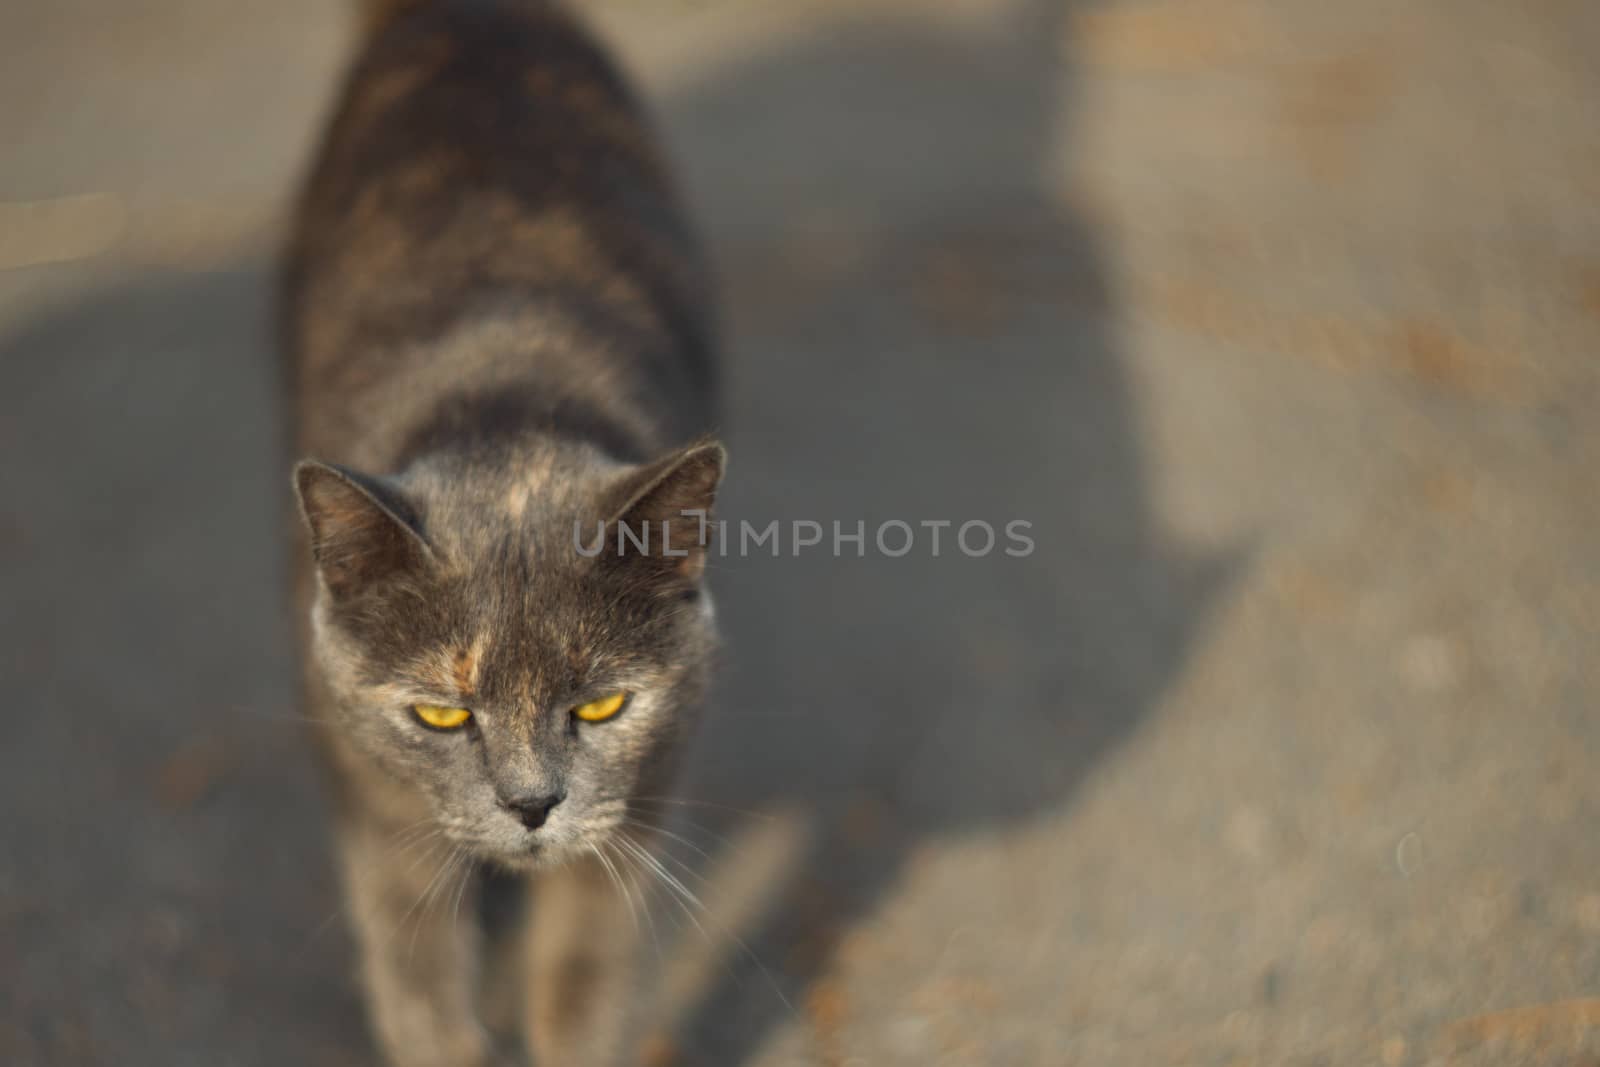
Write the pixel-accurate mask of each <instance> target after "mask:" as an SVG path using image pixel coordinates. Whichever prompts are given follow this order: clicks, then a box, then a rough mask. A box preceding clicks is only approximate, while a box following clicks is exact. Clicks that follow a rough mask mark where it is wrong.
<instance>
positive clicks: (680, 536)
mask: <svg viewBox="0 0 1600 1067" xmlns="http://www.w3.org/2000/svg"><path fill="white" fill-rule="evenodd" d="M727 462H728V453H727V450H726V449H724V448H723V447H722V445H721V444H720V443H719V442H716V441H698V442H696V443H694V444H691V445H687V446H685V447H683V448H680V449H678V450H676V451H674V452H670V453H668V454H667V455H665V456H663V457H661V458H660V459H658V460H655V461H654V462H652V463H647V464H645V465H644V466H643V467H640V468H637V469H636V470H633V471H630V472H629V473H628V474H627V475H624V476H623V478H622V479H621V481H620V482H618V483H617V484H616V485H614V486H613V487H612V488H611V490H610V492H608V493H607V494H606V511H607V514H608V516H609V518H608V519H607V521H606V523H605V533H606V542H607V549H608V551H609V552H610V553H611V554H613V555H620V556H623V557H626V556H630V555H644V556H648V557H650V558H651V559H653V560H656V561H657V562H659V563H662V564H665V565H666V566H667V567H668V568H669V569H670V570H671V571H672V572H673V573H675V574H676V575H678V576H679V577H682V578H686V579H689V580H690V581H693V580H695V579H698V578H699V577H700V574H701V572H702V571H703V570H704V569H705V554H706V549H707V547H708V546H709V543H710V540H711V532H710V531H711V526H710V522H711V509H712V507H713V506H714V505H715V504H716V501H717V487H718V486H719V485H720V484H721V483H722V472H723V470H724V469H725V468H726V466H727ZM619 527H620V529H619ZM641 546H642V547H641Z"/></svg>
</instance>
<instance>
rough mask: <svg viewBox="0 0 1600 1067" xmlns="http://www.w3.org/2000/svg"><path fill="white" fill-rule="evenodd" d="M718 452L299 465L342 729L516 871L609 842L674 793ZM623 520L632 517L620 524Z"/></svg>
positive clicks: (464, 836)
mask: <svg viewBox="0 0 1600 1067" xmlns="http://www.w3.org/2000/svg"><path fill="white" fill-rule="evenodd" d="M723 463H724V454H723V450H722V447H721V446H720V445H718V444H715V443H701V444H696V445H692V446H689V447H687V448H684V449H681V450H679V451H676V452H674V453H672V454H670V455H667V456H665V457H663V458H662V459H660V460H658V461H656V462H654V463H649V464H646V465H644V466H619V465H616V464H612V463H609V462H604V461H600V460H598V459H597V458H596V457H595V455H594V454H593V453H589V452H587V451H586V450H576V451H575V450H570V449H568V450H565V451H563V450H561V449H557V448H555V447H554V446H552V447H551V448H550V449H549V450H548V451H547V452H545V453H542V454H538V455H534V456H524V457H522V461H521V462H520V463H517V464H505V463H503V462H502V463H474V462H472V461H470V460H466V459H456V460H432V461H429V462H425V463H423V464H420V465H418V466H416V467H413V468H411V469H409V470H408V471H406V472H405V473H404V474H403V475H400V476H396V477H393V478H383V479H380V478H375V477H371V476H368V475H363V474H360V473H357V472H354V471H351V470H348V469H345V468H340V467H334V466H330V465H326V464H321V463H316V462H306V463H302V464H301V465H300V466H299V468H298V469H297V470H296V472H295V484H296V489H297V491H298V493H299V497H300V504H301V510H302V512H303V514H304V516H305V519H306V524H307V526H308V527H309V530H310V534H311V547H312V554H313V557H314V560H315V564H316V572H317V591H316V602H315V607H314V608H313V627H312V631H313V637H312V652H313V660H314V664H315V667H316V669H317V670H318V671H319V672H320V674H321V677H322V679H323V680H324V682H325V683H326V687H327V691H328V694H329V696H330V697H331V700H330V701H329V704H330V705H331V706H330V707H328V708H326V709H324V710H323V714H324V715H326V716H328V717H330V718H331V720H332V721H330V722H329V723H328V724H327V726H328V728H329V729H331V730H332V731H334V732H335V733H336V735H337V737H338V740H339V743H340V744H341V745H343V746H344V747H346V748H348V749H350V750H352V751H354V752H356V753H359V754H361V755H362V756H364V757H365V758H367V759H368V760H370V761H372V762H373V763H374V764H376V765H377V767H379V768H380V769H381V773H383V774H385V775H386V776H387V777H389V778H390V779H392V781H393V782H394V783H395V784H396V785H398V786H399V788H401V789H402V790H407V791H413V790H414V791H415V794H416V795H418V796H419V797H421V798H424V799H425V801H426V802H427V804H428V805H429V808H430V810H431V811H432V813H433V817H434V818H435V819H436V821H437V823H438V825H439V826H440V827H441V828H442V829H443V831H444V833H445V834H446V836H447V837H448V838H449V839H450V840H452V841H453V842H454V843H456V844H459V845H463V846H465V847H467V848H468V849H470V850H471V851H473V852H474V853H475V854H477V855H479V856H481V857H485V858H489V859H494V860H497V861H499V862H501V863H502V864H505V865H507V866H511V867H533V866H537V865H540V864H542V863H545V862H549V861H554V860H559V859H561V858H564V857H568V856H571V855H573V854H575V853H576V852H577V851H581V850H585V849H587V848H588V847H589V845H590V844H591V843H594V844H598V843H599V842H601V841H603V840H604V839H605V838H606V837H607V836H608V835H610V834H612V833H614V832H616V831H617V830H618V829H619V828H622V829H626V826H627V823H626V821H625V820H627V819H629V818H639V817H640V814H639V812H638V811H632V810H630V807H629V803H630V799H634V798H639V799H642V798H646V797H648V796H650V795H652V794H655V793H658V792H660V791H661V790H662V788H663V786H664V784H665V782H666V779H667V778H668V776H669V775H670V772H671V767H672V763H673V758H674V756H675V754H676V750H677V749H678V747H679V744H680V742H681V740H682V738H683V736H684V734H685V732H686V730H687V729H688V727H689V726H690V725H691V724H692V719H693V716H694V712H695V710H696V707H697V705H698V703H699V701H700V700H701V698H702V697H703V694H704V688H705V685H706V681H707V675H708V673H709V665H710V659H711V657H712V655H713V652H714V648H715V634H714V628H713V625H712V617H711V607H710V601H709V598H708V597H707V596H706V595H705V593H704V591H703V590H702V588H701V584H702V572H703V569H704V562H705V554H706V551H707V548H708V545H707V536H706V535H707V529H708V528H707V526H706V524H705V523H704V522H703V521H702V520H700V519H699V518H697V517H695V516H693V515H688V516H686V515H685V514H684V513H685V512H699V513H701V514H702V515H704V514H708V513H709V512H710V509H711V506H712V503H713V498H714V496H715V493H716V489H717V485H718V483H719V481H720V480H721V477H722V470H723ZM619 527H620V529H619Z"/></svg>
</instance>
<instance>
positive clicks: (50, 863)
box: [0, 0, 1600, 1067]
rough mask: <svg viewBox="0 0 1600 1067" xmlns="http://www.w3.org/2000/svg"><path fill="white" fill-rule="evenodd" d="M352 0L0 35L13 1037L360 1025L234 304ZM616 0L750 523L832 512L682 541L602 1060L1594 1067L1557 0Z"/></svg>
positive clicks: (1583, 582) (1566, 149) (278, 1042)
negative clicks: (646, 807) (679, 808)
mask: <svg viewBox="0 0 1600 1067" xmlns="http://www.w3.org/2000/svg"><path fill="white" fill-rule="evenodd" d="M346 15H347V12H346V11H345V9H344V7H343V6H342V5H340V4H337V3H327V2H320V0H319V2H313V0H280V2H276V3H272V4H266V3H243V2H237V3H220V2H216V0H139V2H136V3H135V2H129V3H119V4H115V5H113V4H109V3H104V2H97V0H58V2H54V3H44V2H43V0H28V2H23V3H18V4H11V5H6V6H5V7H4V8H0V42H4V44H0V54H3V55H4V57H5V62H3V63H0V98H3V99H4V100H6V101H7V104H6V106H5V107H4V108H0V146H3V154H0V448H3V454H4V461H3V462H0V500H3V501H4V505H3V511H0V516H3V522H0V547H3V548H4V551H3V552H0V591H3V594H4V596H3V598H0V604H3V611H0V648H3V649H4V652H3V653H0V657H3V658H0V663H3V664H4V667H3V671H0V680H3V682H4V688H3V692H4V695H5V699H6V700H7V701H8V705H9V706H8V711H9V714H8V715H7V716H5V721H6V722H7V725H8V729H7V730H6V732H5V735H4V739H3V740H0V811H3V812H4V813H5V817H4V818H3V819H0V1062H3V1063H6V1064H18V1065H32V1064H70V1065H76V1064H115V1065H130V1067H146V1065H148V1067H176V1065H188V1064H195V1065H205V1067H212V1065H219V1064H240V1065H254V1064H285V1063H293V1064H311V1065H321V1064H328V1065H334V1064H363V1063H370V1062H372V1059H371V1054H370V1052H369V1050H368V1046H367V1044H366V1039H365V1036H364V1033H363V1029H362V1023H361V1019H360V1015H359V1008H358V1000H357V992H356V988H355V985H354V982H353V979H352V977H351V972H350V960H349V945H348V940H347V938H346V936H345V934H344V931H343V929H342V926H341V924H340V920H339V917H338V901H337V896H336V893H335V891H334V886H333V881H332V877H331V872H330V870H329V867H328V862H327V842H326V836H325V833H324V831H323V829H322V826H321V823H320V819H319V813H320V805H321V798H320V796H319V794H318V788H317V783H316V780H315V776H314V775H313V774H312V773H311V770H310V767H309V761H308V760H307V759H306V758H305V754H304V751H303V748H302V746H301V743H300V738H299V735H298V726H299V723H298V720H297V719H296V718H295V716H296V711H295V708H294V706H293V702H292V694H293V685H292V678H291V670H292V667H291V657H290V655H289V651H288V647H287V642H286V638H285V616H284V608H283V607H282V604H281V597H280V587H281V584H282V575H283V570H284V565H283V551H282V549H283V532H284V528H285V525H286V521H285V507H286V500H285V494H286V492H287V488H286V485H287V482H286V478H285V475H284V457H283V456H282V455H281V454H280V442H279V435H278V430H277V418H278V413H277V411H276V410H275V407H274V405H275V403H276V397H275V392H274V388H273V386H274V381H275V377H274V376H275V374H276V370H275V363H274V356H273V351H272V346H271V338H270V330H269V326H270V319H269V310H270V285H271V276H272V275H271V271H272V256H273V247H274V243H275V241H276V239H277V234H278V231H279V225H280V223H281V219H282V214H283V210H284V205H285V202H286V197H287V194H288V192H289V190H290V189H291V187H292V183H293V181H294V178H295V176H296V174H297V173H298V170H299V168H300V166H301V165H302V163H303V160H304V154H305V152H306V150H307V148H308V145H309V141H310V138H311V137H312V135H313V134H314V133H315V130H316V124H317V121H318V117H319V115H320V114H321V113H322V110H323V108H324V107H325V106H326V103H327V100H328V95H329V92H330V90H331V86H332V81H333V79H334V78H335V77H337V75H338V72H339V66H340V62H341V60H342V58H343V57H344V56H345V55H347V52H348V47H349V26H348V25H347V18H346ZM594 15H595V18H596V20H597V22H598V23H599V24H600V25H601V26H602V27H603V28H604V29H605V30H606V32H607V34H608V36H609V37H610V39H612V40H613V41H614V43H616V45H617V46H618V47H619V49H620V50H621V52H622V53H623V55H624V56H625V57H626V59H627V60H628V62H629V63H630V65H631V66H632V67H633V69H634V70H635V72H636V74H637V75H638V78H639V80H640V82H641V83H642V85H643V86H644V87H645V89H646V91H647V93H648V95H649V96H650V98H651V100H652V101H653V102H654V103H655V105H656V108H657V111H658V113H659V115H660V117H661V121H662V125H663V128H664V130H665V132H666V134H667V136H668V138H669V140H670V142H671V144H672V147H673V149H674V150H675V153H676V155H677V156H678V158H679V161H680V164H681V165H682V168H683V171H684V174H685V181H686V185H687V187H688V191H689V193H690V197H691V200H692V201H693V203H694V204H695V206H696V208H697V213H698V215H699V217H700V220H701V222H702V224H703V225H704V227H705V229H706V230H707V232H708V234H709V235H710V238H711V244H712V248H713V251H714V253H715V255H716V258H717V261H718V265H719V267H720V269H721V273H722V274H723V276H724V279H725V291H726V310H727V320H728V332H729V337H730V345H729V350H730V354H729V368H728V370H729V375H730V382H731V389H730V390H729V403H728V427H727V429H728V437H729V439H730V442H731V446H732V455H733V466H732V469H731V475H730V483H729V491H728V495H727V500H726V508H725V514H726V515H727V516H728V517H729V518H730V519H732V520H734V521H736V522H737V521H738V520H741V519H743V520H747V521H750V522H752V523H754V524H756V525H757V526H764V525H765V524H766V523H767V522H768V521H770V520H772V519H779V520H782V521H784V522H786V523H787V522H790V521H792V520H796V519H800V520H816V521H820V522H822V523H824V524H829V525H831V523H832V522H833V521H835V520H838V521H840V522H841V523H844V524H845V527H846V531H847V532H849V531H851V530H853V528H854V525H855V523H856V522H857V521H858V520H859V521H861V522H862V523H864V524H865V527H866V529H867V531H868V537H869V544H868V547H867V558H862V559H857V558H855V557H854V556H851V555H846V556H845V557H844V558H837V559H836V558H833V556H832V554H831V553H829V552H824V551H821V550H819V549H811V550H807V551H805V552H803V553H802V554H801V555H799V556H793V555H790V554H789V552H788V549H789V539H788V537H787V535H786V536H785V554H784V555H783V556H782V557H780V558H777V559H773V558H771V557H769V556H763V555H759V554H757V555H751V556H748V557H745V558H738V557H737V556H730V557H728V558H724V559H722V560H721V561H720V562H719V563H718V564H717V567H716V571H715V578H714V580H715V588H716V590H717V597H718V604H719V609H720V611H721V614H722V617H723V618H724V620H725V622H726V629H727V631H728V636H729V655H728V669H727V672H726V676H725V680H724V684H723V686H722V688H721V692H720V695H719V699H718V703H717V708H716V709H715V712H714V714H713V715H712V717H711V718H710V719H709V721H708V723H707V727H706V731H705V733H704V735H703V737H702V738H701V741H700V744H699V746H698V748H697V751H696V757H695V760H694V765H693V768H692V771H691V774H690V775H689V780H688V783H687V786H686V795H687V796H688V797H689V798H690V799H691V800H692V801H693V803H692V804H691V805H687V806H685V807H684V808H683V813H684V817H683V819H682V820H681V821H680V822H679V824H678V832H679V833H680V834H681V836H682V838H683V839H684V840H683V841H682V842H681V847H680V848H679V849H678V855H677V862H680V863H681V864H683V865H684V866H685V867H686V868H688V869H690V870H692V871H693V872H694V873H693V874H692V875H685V881H686V882H688V883H689V884H690V885H692V886H693V887H694V888H695V890H696V891H697V892H698V893H699V895H700V896H701V897H702V898H703V901H704V903H705V907H706V914H705V915H702V916H699V924H700V926H702V927H703V928H704V929H697V928H696V926H695V925H694V924H692V923H690V922H689V921H688V920H687V918H686V917H685V916H684V914H683V913H682V912H681V911H679V910H678V909H677V908H675V906H674V905H673V904H672V903H671V902H670V900H669V899H668V898H667V897H666V895H665V894H664V893H660V892H658V893H657V895H656V900H655V906H654V908H653V912H654V914H653V926H654V928H655V932H656V934H657V936H658V938H659V949H658V950H652V951H653V954H656V953H658V957H657V958H658V959H659V964H660V965H659V972H660V975H659V978H658V980H657V981H656V982H655V983H654V995H653V1003H652V1005H651V1006H650V1008H649V1010H650V1013H651V1018H652V1019H653V1020H654V1024H653V1036H652V1037H651V1038H650V1040H649V1042H648V1043H647V1047H646V1051H645V1054H644V1059H645V1061H646V1062H647V1063H649V1064H651V1065H652V1067H667V1065H670V1064H681V1065H689V1064H710V1065H714V1067H723V1065H734V1064H751V1065H762V1067H768V1065H770V1067H779V1065H788V1064H796V1065H799V1064H821V1065H830V1067H878V1065H894V1064H917V1065H926V1064H941V1065H945V1064H948V1065H968V1064H970V1065H984V1067H987V1065H1012V1064H1016V1065H1041V1067H1056V1065H1064V1064H1093V1065H1118V1064H1127V1065H1130V1067H1132V1065H1149V1064H1184V1065H1188V1064H1203V1065H1211V1064H1217V1065H1233V1064H1238V1065H1243V1064H1259V1065H1263V1067H1265V1065H1279V1064H1282V1065H1293V1067H1301V1065H1304V1067H1310V1065H1314V1064H1327V1065H1333V1064H1341V1065H1342V1064H1383V1065H1385V1067H1403V1065H1421V1064H1446V1063H1451V1064H1453V1063H1470V1064H1485V1065H1488V1064H1495V1065H1498V1064H1509V1063H1529V1064H1551V1065H1569V1064H1571V1065H1578V1064H1593V1063H1597V1062H1600V834H1596V833H1595V830H1594V828H1595V826H1596V825H1597V824H1600V784H1597V782H1600V773H1597V770H1596V756H1597V755H1600V713H1597V710H1596V707H1595V704H1596V697H1597V694H1600V657H1597V656H1596V654H1595V653H1596V637H1597V634H1600V625H1597V624H1600V617H1597V615H1600V564H1597V559H1600V557H1597V555H1596V547H1595V543H1594V536H1593V533H1592V531H1594V530H1595V529H1596V526H1597V521H1596V520H1597V519H1600V503H1597V494H1596V479H1597V474H1596V471H1597V470H1600V466H1597V462H1600V430H1597V429H1596V428H1595V425H1594V421H1593V419H1592V418H1589V417H1587V416H1589V414H1590V413H1591V412H1592V411H1593V410H1594V407H1595V403H1596V401H1597V399H1600V124H1596V123H1595V122H1594V121H1593V116H1594V115H1595V114H1596V109H1597V108H1600V75H1597V74H1596V73H1595V70H1596V68H1595V64H1594V62H1593V58H1594V54H1595V49H1596V48H1597V47H1600V9H1597V8H1596V7H1595V6H1594V5H1592V4H1588V3H1584V2H1582V0H1571V2H1562V0H1540V2H1538V3H1529V4H1519V5H1512V4H1504V3H1496V2H1492V0H1414V2H1412V3H1407V4H1403V5H1395V4H1392V3H1386V2H1382V0H1353V2H1351V3H1345V4H1339V5H1328V4H1320V3H1313V2H1311V0H1287V2H1278V3H1268V2H1266V0H1118V2H1103V3H1088V2H1083V3H1077V2H1073V0H1050V2H1047V0H951V2H948V3H945V2H940V3H933V2H931V0H921V2H911V0H904V2H891V0H875V2H871V3H863V2H853V3H843V2H838V0H833V2H825V0H806V2H798V0H796V2H786V3H784V4H781V5H780V4H774V3H766V2H758V0H695V2H688V0H683V2H679V0H648V2H647V0H610V2H607V3H604V4H601V5H599V6H598V7H597V8H596V9H595V10H594ZM893 519H899V520H903V521H907V522H910V523H912V524H916V523H918V522H919V521H921V520H937V519H950V520H955V521H956V522H957V523H958V524H959V523H960V522H961V521H964V520H968V519H983V520H987V521H989V522H990V523H992V524H994V525H995V526H997V527H999V526H1001V525H1003V524H1004V523H1005V522H1007V521H1010V520H1013V519H1022V520H1027V521H1029V522H1031V524H1032V528H1031V536H1032V537H1033V539H1034V541H1035V543H1036V549H1035V551H1034V552H1033V553H1032V554H1031V555H1029V556H1027V557H1026V558H1012V557H1007V556H1004V555H1001V554H998V553H997V554H993V555H990V556H988V557H985V558H981V559H974V558H969V557H967V556H965V555H963V554H962V553H961V552H960V551H959V550H958V549H956V548H954V547H953V544H952V540H951V533H950V532H946V534H945V540H944V543H943V544H942V546H941V548H942V551H941V553H940V555H938V556H937V557H936V556H934V555H933V554H932V552H931V544H930V543H929V541H928V540H927V539H926V537H924V536H921V535H919V537H918V542H917V545H916V547H915V548H914V549H913V551H912V552H911V553H909V554H907V555H905V556H903V557H899V558H885V557H884V556H883V555H881V554H880V553H879V552H878V551H877V550H876V547H875V546H873V545H872V544H871V532H872V531H873V530H875V529H876V528H877V527H878V526H879V524H880V523H882V522H884V521H887V520H893ZM829 532H830V533H831V531H829ZM847 549H848V551H850V552H853V551H854V549H853V547H849V546H847Z"/></svg>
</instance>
